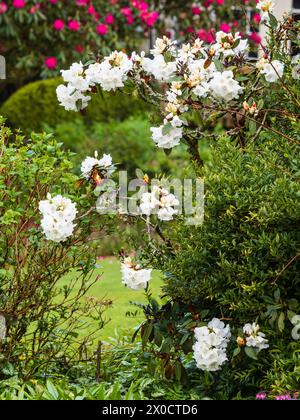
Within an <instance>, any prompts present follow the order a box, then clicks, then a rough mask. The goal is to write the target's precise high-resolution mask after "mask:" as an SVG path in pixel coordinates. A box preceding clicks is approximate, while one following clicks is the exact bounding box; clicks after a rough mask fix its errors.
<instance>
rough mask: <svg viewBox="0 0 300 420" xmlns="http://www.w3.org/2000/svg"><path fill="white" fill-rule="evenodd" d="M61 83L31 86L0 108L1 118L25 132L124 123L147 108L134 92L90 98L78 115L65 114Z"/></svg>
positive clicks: (21, 90)
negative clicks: (78, 122) (73, 124)
mask: <svg viewBox="0 0 300 420" xmlns="http://www.w3.org/2000/svg"><path fill="white" fill-rule="evenodd" d="M60 83H62V80H61V79H60V78H56V79H49V80H42V81H38V82H33V83H30V84H28V85H26V86H24V87H22V88H21V89H19V90H18V91H17V92H15V93H14V94H13V95H12V96H10V98H9V99H8V100H7V101H6V102H5V103H4V104H3V105H2V106H1V108H0V115H3V116H4V117H6V118H7V121H8V123H9V124H10V125H12V126H13V127H15V128H21V129H22V130H23V131H24V132H30V131H41V130H42V129H43V127H44V125H45V124H46V125H48V126H50V127H56V126H57V125H58V124H60V123H62V122H66V121H73V120H75V119H79V120H82V121H84V122H85V123H86V124H87V125H89V124H90V123H91V122H96V121H98V122H108V121H111V120H116V121H123V120H124V119H126V118H128V117H129V116H132V115H141V114H145V113H146V112H147V110H148V109H149V106H148V105H146V104H145V103H144V102H142V101H141V100H140V99H138V97H137V96H136V95H135V93H134V92H131V93H130V94H129V93H128V94H126V93H123V92H116V93H115V94H113V95H111V94H105V93H104V94H103V95H102V96H100V95H93V97H92V100H91V103H90V105H89V107H88V108H87V109H86V110H84V111H83V112H82V113H81V114H79V113H75V112H67V111H65V110H64V109H63V108H62V107H61V106H59V104H58V101H57V98H56V88H57V86H58V85H59V84H60Z"/></svg>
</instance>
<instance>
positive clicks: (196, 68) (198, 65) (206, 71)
mask: <svg viewBox="0 0 300 420" xmlns="http://www.w3.org/2000/svg"><path fill="white" fill-rule="evenodd" d="M205 63H206V59H199V60H194V61H192V62H191V63H189V66H188V69H189V72H190V74H191V75H193V73H196V74H199V75H200V80H199V83H201V82H202V81H203V80H205V81H208V80H210V79H211V78H212V77H213V75H214V74H215V73H216V71H217V70H216V66H215V64H214V63H213V62H211V64H210V65H209V66H208V67H205Z"/></svg>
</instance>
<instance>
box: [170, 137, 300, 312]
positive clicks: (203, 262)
mask: <svg viewBox="0 0 300 420" xmlns="http://www.w3.org/2000/svg"><path fill="white" fill-rule="evenodd" d="M299 170H300V167H299V147H298V146H297V145H293V144H291V143H288V142H287V141H286V140H283V139H276V138H273V137H269V138H265V139H262V140H261V144H260V145H259V146H258V145H257V144H250V145H249V146H247V147H246V149H245V150H241V149H239V148H236V147H235V145H234V144H232V143H231V142H230V141H229V140H228V139H225V140H224V141H222V142H221V143H220V144H215V145H214V146H213V149H212V158H211V161H210V162H209V163H207V164H206V165H205V169H204V173H203V177H204V181H205V190H206V201H205V221H204V224H203V225H202V226H198V227H190V226H186V225H184V224H182V225H181V226H180V228H178V227H177V229H176V232H174V235H175V236H176V241H177V249H176V254H175V256H173V258H171V259H170V260H167V259H166V260H165V264H164V266H163V267H162V268H163V269H164V270H165V271H167V272H170V273H172V275H171V276H170V277H169V278H167V280H166V281H167V286H166V289H167V291H168V293H169V294H170V295H171V296H172V297H174V298H179V299H182V300H183V301H185V302H190V301H197V302H202V304H205V303H207V304H209V305H210V304H211V302H214V303H213V305H212V306H213V307H215V308H218V307H219V308H222V309H223V311H226V312H228V314H231V315H232V313H233V312H236V311H237V312H239V316H241V314H243V318H244V319H245V320H247V319H249V317H250V318H251V317H255V316H257V315H258V314H259V313H261V312H262V311H263V310H264V309H265V297H266V296H267V295H271V294H272V293H273V292H274V291H275V290H276V289H277V288H278V287H279V288H280V291H281V294H282V298H284V299H291V298H298V299H299V297H300V292H299V288H297V287H296V286H297V285H298V286H299V282H300V259H296V260H295V261H294V263H293V264H291V265H290V266H289V267H288V269H286V270H285V271H284V272H283V273H282V274H281V275H280V277H279V278H278V280H276V278H277V276H278V274H279V273H280V272H281V270H282V269H283V267H284V266H285V265H286V264H287V263H288V262H289V261H290V260H291V259H292V258H293V257H294V256H295V255H296V254H297V252H299V245H300V242H299V241H300V195H299Z"/></svg>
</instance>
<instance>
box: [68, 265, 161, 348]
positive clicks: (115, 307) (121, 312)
mask: <svg viewBox="0 0 300 420" xmlns="http://www.w3.org/2000/svg"><path fill="white" fill-rule="evenodd" d="M100 266H101V268H99V269H97V270H96V271H95V274H94V275H95V276H97V275H99V274H100V275H101V274H102V277H101V279H100V280H99V281H98V282H97V283H96V284H95V285H94V286H93V287H92V288H91V289H90V290H89V292H88V296H95V297H97V298H100V299H105V300H106V299H107V300H111V301H112V302H113V303H112V306H111V307H109V309H107V311H106V312H105V316H104V317H105V319H106V320H109V322H108V324H107V325H106V326H105V327H104V329H103V330H102V331H101V334H100V338H101V339H102V340H107V339H109V338H110V337H114V336H115V335H116V331H118V332H121V331H122V330H125V331H126V333H128V332H130V333H133V331H134V328H135V327H136V326H137V325H139V324H140V322H141V321H142V320H143V314H142V313H140V315H138V316H137V317H135V318H129V317H126V312H127V311H132V312H134V311H135V310H136V309H138V308H136V307H135V306H133V305H131V304H130V301H133V302H145V301H146V299H145V296H144V292H143V291H139V292H135V291H133V290H130V289H128V288H127V287H125V286H124V285H123V284H122V282H121V281H122V279H121V271H120V262H119V261H117V260H116V259H114V258H106V259H104V260H103V261H101V262H100ZM70 276H71V274H69V275H68V276H66V277H65V278H64V279H62V284H63V283H67V282H68V278H70ZM161 285H162V280H161V275H160V273H159V272H154V273H153V275H152V280H151V281H150V283H149V286H150V289H151V292H152V295H153V297H154V298H155V299H158V298H159V296H160V295H161V290H160V286H161Z"/></svg>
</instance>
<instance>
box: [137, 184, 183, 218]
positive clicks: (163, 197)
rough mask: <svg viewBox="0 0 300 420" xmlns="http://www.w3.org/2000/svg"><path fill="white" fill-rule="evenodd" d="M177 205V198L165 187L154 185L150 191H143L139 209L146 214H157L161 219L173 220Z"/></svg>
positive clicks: (176, 212)
mask: <svg viewBox="0 0 300 420" xmlns="http://www.w3.org/2000/svg"><path fill="white" fill-rule="evenodd" d="M178 205H179V200H178V199H177V198H176V197H175V195H174V194H171V193H170V192H169V191H168V190H167V189H166V188H161V187H159V186H157V185H154V186H153V188H152V191H151V192H150V193H144V194H143V195H142V197H141V205H140V211H141V213H142V214H145V215H146V216H150V215H151V214H157V217H158V218H159V220H161V221H166V222H167V221H170V220H173V218H174V215H175V214H178V210H177V209H175V207H176V206H178Z"/></svg>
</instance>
